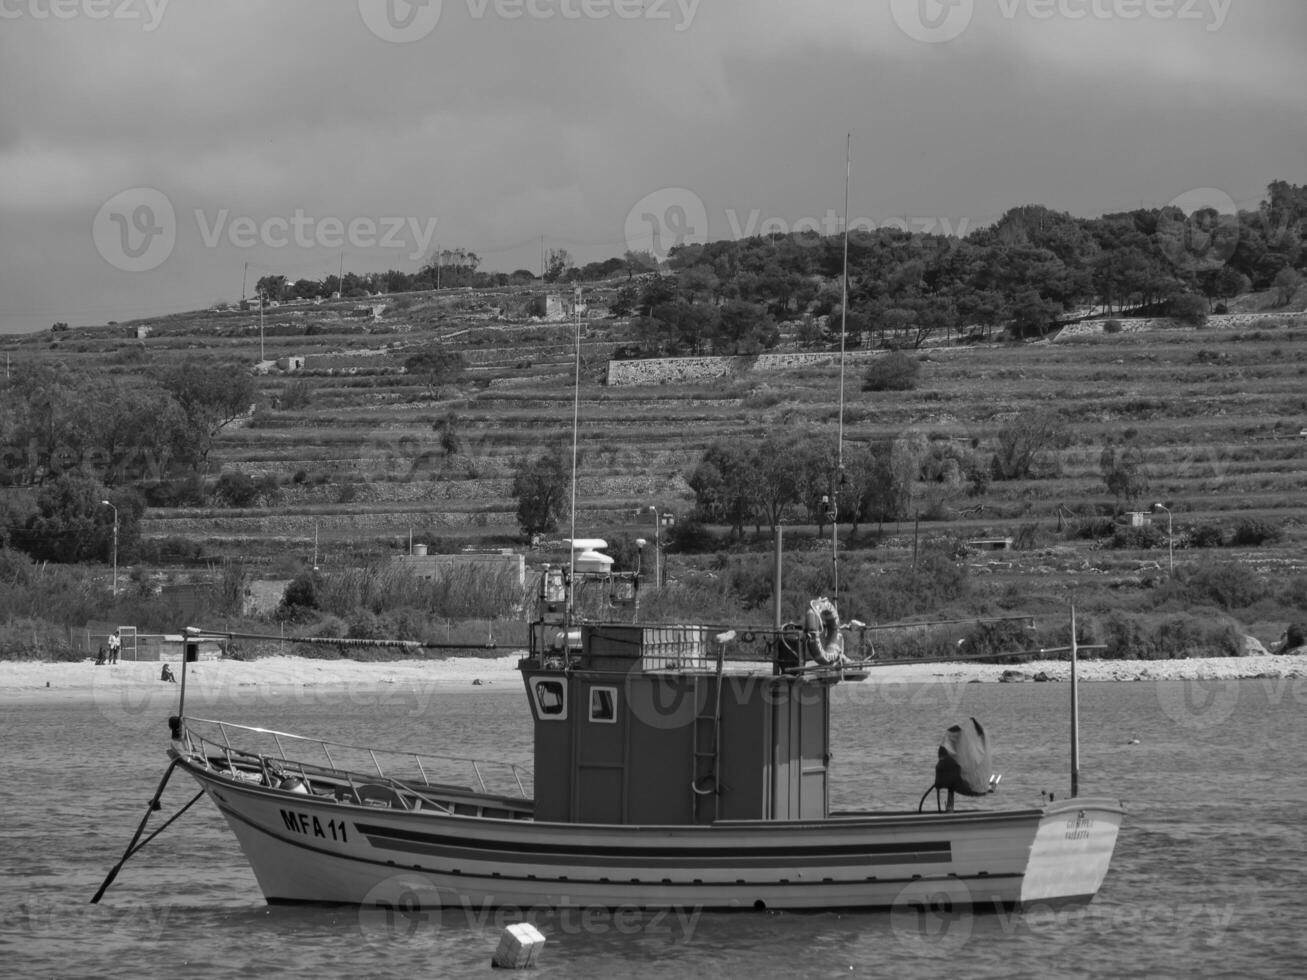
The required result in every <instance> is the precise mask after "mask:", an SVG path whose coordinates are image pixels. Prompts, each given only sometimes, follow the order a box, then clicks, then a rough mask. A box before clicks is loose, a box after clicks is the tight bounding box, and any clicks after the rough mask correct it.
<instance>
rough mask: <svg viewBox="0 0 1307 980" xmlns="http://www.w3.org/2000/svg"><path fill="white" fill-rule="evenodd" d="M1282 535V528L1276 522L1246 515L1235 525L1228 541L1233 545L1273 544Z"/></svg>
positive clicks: (1256, 545)
mask: <svg viewBox="0 0 1307 980" xmlns="http://www.w3.org/2000/svg"><path fill="white" fill-rule="evenodd" d="M1283 536H1284V529H1283V528H1282V527H1280V525H1278V524H1272V523H1271V522H1270V521H1263V520H1260V519H1258V518H1255V517H1248V518H1245V519H1244V520H1242V521H1240V522H1239V523H1238V525H1236V526H1235V529H1234V534H1233V536H1232V537H1231V538H1230V543H1231V544H1232V545H1234V546H1235V547H1254V548H1255V547H1258V546H1260V545H1264V544H1274V543H1275V542H1276V541H1279V540H1280V538H1282V537H1283Z"/></svg>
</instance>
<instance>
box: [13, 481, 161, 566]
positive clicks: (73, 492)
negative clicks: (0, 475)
mask: <svg viewBox="0 0 1307 980" xmlns="http://www.w3.org/2000/svg"><path fill="white" fill-rule="evenodd" d="M106 499H111V500H112V502H113V504H114V506H115V507H117V508H118V552H119V555H122V554H123V553H125V552H128V551H130V550H131V548H132V547H133V546H134V544H135V542H136V539H137V538H138V537H139V535H140V519H141V514H142V513H144V511H145V505H144V502H143V501H142V500H141V498H140V497H139V496H138V495H137V494H135V493H132V492H130V491H129V492H126V493H123V492H119V493H115V494H114V495H113V496H112V497H110V496H109V491H108V490H106V489H105V487H104V485H103V484H102V483H100V482H99V481H97V480H95V479H94V478H92V477H89V476H86V475H84V474H82V473H76V472H69V473H65V474H63V475H61V476H59V477H58V478H56V479H55V480H54V481H53V482H51V483H50V484H49V485H48V486H46V487H45V488H44V489H42V491H41V493H40V495H39V496H38V497H37V500H36V512H35V513H33V514H31V515H30V516H29V517H28V518H27V519H26V521H25V522H24V523H23V524H22V525H21V526H19V527H11V528H10V529H9V533H10V538H11V540H12V541H13V543H14V545H15V547H17V548H19V549H21V550H22V551H25V552H27V553H28V554H29V555H31V556H32V557H33V558H35V559H36V560H37V561H56V562H79V561H105V562H107V561H109V560H110V559H111V558H112V553H113V521H114V511H113V509H112V508H110V507H106V506H105V505H104V504H103V503H102V501H104V500H106Z"/></svg>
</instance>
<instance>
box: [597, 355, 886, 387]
mask: <svg viewBox="0 0 1307 980" xmlns="http://www.w3.org/2000/svg"><path fill="white" fill-rule="evenodd" d="M885 353H887V352H886V351H865V350H858V351H848V352H847V353H846V354H845V360H846V362H847V361H852V362H854V363H861V362H866V361H869V360H871V359H872V358H873V357H879V356H882V355H884V354H885ZM839 356H840V355H839V354H838V353H836V352H832V351H820V352H816V353H811V352H807V351H802V352H801V351H792V352H789V353H784V354H759V355H757V356H756V357H651V358H646V359H644V360H631V361H609V362H608V384H610V385H613V386H619V385H656V384H693V383H695V382H699V381H715V380H718V379H719V378H736V377H741V376H743V375H746V374H752V373H755V372H765V371H787V370H791V369H793V368H798V367H809V366H811V365H814V364H835V363H837V362H838V360H839Z"/></svg>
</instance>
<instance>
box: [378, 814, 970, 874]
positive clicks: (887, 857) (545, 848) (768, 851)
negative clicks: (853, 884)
mask: <svg viewBox="0 0 1307 980" xmlns="http://www.w3.org/2000/svg"><path fill="white" fill-rule="evenodd" d="M354 826H355V827H356V828H358V831H359V833H361V834H363V835H364V836H365V837H367V838H368V841H369V842H370V843H371V844H372V845H373V846H374V847H388V848H392V849H394V850H400V851H405V852H408V853H413V854H449V855H451V856H459V857H475V856H476V855H478V854H484V855H488V856H495V857H498V856H499V855H502V854H522V855H527V856H528V857H529V858H530V859H531V860H541V861H546V860H548V859H549V858H551V857H553V858H557V859H559V860H560V861H578V860H580V861H586V862H594V863H606V862H604V861H603V859H605V858H616V859H618V861H619V863H620V861H621V860H623V859H625V860H627V861H629V860H641V861H645V860H652V861H658V862H664V861H692V862H694V863H705V862H706V863H711V864H714V865H718V864H722V863H729V862H732V861H740V860H745V861H748V862H750V863H751V864H754V863H756V864H759V865H767V864H771V863H778V864H783V865H792V864H793V863H794V862H795V861H799V860H802V861H812V860H814V859H817V858H825V859H826V860H824V861H822V862H821V863H822V864H839V863H841V862H845V861H860V862H862V863H867V864H893V863H895V862H896V861H912V862H918V861H947V860H949V859H950V858H951V856H952V845H951V844H950V842H949V841H946V840H938V841H920V842H917V841H913V842H909V843H895V844H870V843H867V842H866V841H854V842H850V843H847V844H805V843H803V842H802V841H798V840H796V841H795V843H793V844H790V845H785V846H776V845H753V844H748V843H745V842H743V841H741V843H740V844H738V845H734V846H732V845H730V844H724V845H701V846H688V845H685V844H681V843H668V844H667V845H665V846H662V847H657V846H649V845H640V844H632V845H630V846H627V845H625V844H620V845H598V844H585V843H583V842H580V841H578V842H576V843H572V842H568V843H563V844H550V843H544V842H536V841H507V840H481V839H478V840H469V839H468V838H466V837H454V836H450V835H445V834H432V833H428V832H425V831H417V830H404V829H398V828H392V827H381V826H376V825H374V824H363V823H358V822H357V821H355V824H354ZM760 829H761V828H760ZM705 833H709V834H711V833H715V831H712V830H706V831H705ZM741 836H742V835H741ZM550 863H553V862H550Z"/></svg>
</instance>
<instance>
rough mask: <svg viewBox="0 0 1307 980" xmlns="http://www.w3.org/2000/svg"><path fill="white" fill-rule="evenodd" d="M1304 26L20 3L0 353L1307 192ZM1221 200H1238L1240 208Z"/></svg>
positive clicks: (832, 5) (359, 4) (771, 8)
mask: <svg viewBox="0 0 1307 980" xmlns="http://www.w3.org/2000/svg"><path fill="white" fill-rule="evenodd" d="M1305 47H1307V3H1303V2H1302V0H443V2H441V0H426V2H424V3H412V4H410V3H409V2H407V0H203V2H201V0H171V2H168V0H0V331H10V332H12V331H30V330H37V329H48V328H49V326H50V324H51V323H53V322H55V321H57V320H63V321H67V322H69V323H72V324H74V325H79V324H93V323H105V322H107V321H110V320H126V319H129V318H131V317H134V316H145V315H154V314H161V313H167V312H172V311H176V310H184V309H195V308H201V307H205V306H208V305H210V304H212V303H214V302H216V301H218V300H227V301H234V300H237V299H239V298H240V295H241V287H242V279H243V276H244V269H245V266H246V263H248V266H249V279H248V285H247V287H246V288H247V291H249V290H252V288H253V283H254V281H255V280H256V279H257V278H258V277H259V276H262V275H266V274H270V273H271V274H282V275H285V276H287V277H288V278H289V279H292V280H293V279H297V278H300V277H310V278H315V279H317V278H322V277H323V276H326V275H330V274H334V273H335V272H336V270H337V268H338V267H339V264H340V261H341V256H342V252H343V253H344V264H345V268H346V269H347V270H352V271H356V272H367V271H382V270H385V269H390V268H396V269H402V270H406V271H414V270H416V269H418V268H419V267H420V266H422V265H423V264H425V261H426V259H427V257H428V255H429V254H430V252H431V251H432V249H434V248H435V247H437V246H439V247H442V248H452V247H463V248H467V249H471V250H472V251H475V252H476V253H478V254H479V255H480V256H481V257H482V260H483V262H482V268H485V269H491V270H502V271H512V270H514V269H518V268H528V269H531V270H534V271H538V270H539V266H540V252H541V236H544V245H545V247H546V248H566V249H567V250H568V251H569V252H571V254H572V255H573V256H574V257H575V258H576V259H577V260H578V261H580V262H585V261H590V260H594V259H602V258H607V257H609V256H612V255H621V254H622V253H623V252H624V251H625V250H626V249H627V248H645V249H649V248H652V249H654V250H656V251H658V252H660V253H661V252H665V250H666V248H667V247H668V246H670V245H671V244H674V243H675V242H677V241H680V240H687V239H688V240H703V239H704V238H711V239H719V238H726V237H733V236H736V235H747V234H752V233H757V232H760V231H761V232H766V231H770V230H773V229H775V230H784V229H787V228H791V227H794V226H796V225H798V226H799V227H805V226H815V227H818V228H822V229H824V230H828V231H831V232H835V231H838V227H839V226H838V216H839V215H840V214H841V213H842V211H843V197H844V150H845V135H846V133H852V141H853V177H852V192H851V203H850V217H851V218H852V219H855V220H858V219H860V220H861V223H862V224H868V223H873V224H877V225H880V224H884V223H886V222H896V223H898V224H900V225H903V224H905V223H906V224H907V225H908V226H909V227H912V228H916V229H920V230H925V231H944V232H961V233H965V232H967V231H969V230H971V229H973V228H975V227H978V226H980V225H983V224H986V223H989V222H992V221H993V220H995V219H996V218H997V217H998V216H1000V215H1001V214H1002V213H1003V212H1004V211H1005V210H1006V209H1008V208H1010V207H1013V206H1016V205H1020V204H1028V203H1035V204H1044V205H1047V206H1049V207H1052V208H1056V209H1059V210H1065V211H1070V212H1071V213H1072V214H1076V215H1084V216H1092V215H1097V214H1102V213H1104V212H1110V211H1117V210H1123V209H1128V208H1133V207H1138V206H1141V205H1143V206H1161V205H1165V204H1167V203H1169V202H1172V201H1174V200H1177V199H1180V200H1181V202H1182V203H1185V204H1187V205H1191V207H1189V208H1187V209H1188V210H1192V209H1193V207H1197V206H1199V205H1201V204H1207V203H1215V204H1220V205H1223V206H1224V207H1225V208H1226V209H1228V208H1229V207H1230V206H1238V207H1245V208H1247V207H1254V206H1255V205H1256V204H1257V202H1258V201H1259V200H1260V199H1261V197H1262V195H1263V191H1264V190H1265V187H1266V184H1267V183H1269V182H1270V181H1271V180H1275V179H1283V180H1288V181H1291V182H1293V183H1298V184H1303V183H1307V58H1304V56H1303V51H1304V48H1305ZM1231 202H1232V204H1231Z"/></svg>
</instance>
